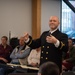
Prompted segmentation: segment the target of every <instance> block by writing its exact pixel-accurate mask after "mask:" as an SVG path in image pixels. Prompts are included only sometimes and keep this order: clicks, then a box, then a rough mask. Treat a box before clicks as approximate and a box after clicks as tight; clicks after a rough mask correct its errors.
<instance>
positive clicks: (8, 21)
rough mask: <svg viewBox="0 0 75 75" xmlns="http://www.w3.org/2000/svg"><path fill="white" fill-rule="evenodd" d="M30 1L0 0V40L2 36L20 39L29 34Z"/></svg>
mask: <svg viewBox="0 0 75 75" xmlns="http://www.w3.org/2000/svg"><path fill="white" fill-rule="evenodd" d="M31 6H32V5H31V0H0V38H1V37H2V36H3V35H6V36H9V31H11V36H12V37H20V36H22V35H23V33H24V32H26V31H27V32H29V33H30V34H31V33H32V32H31V24H32V22H31V18H32V17H31V16H32V13H31V12H32V7H31Z"/></svg>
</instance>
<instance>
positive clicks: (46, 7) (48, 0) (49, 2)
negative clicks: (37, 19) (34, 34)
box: [41, 0, 61, 33]
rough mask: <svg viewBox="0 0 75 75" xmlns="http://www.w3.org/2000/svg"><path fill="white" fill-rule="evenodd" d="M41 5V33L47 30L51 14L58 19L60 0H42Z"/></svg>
mask: <svg viewBox="0 0 75 75" xmlns="http://www.w3.org/2000/svg"><path fill="white" fill-rule="evenodd" d="M41 3H42V7H41V33H42V32H43V31H46V30H49V24H48V22H49V18H50V16H52V15H55V16H58V17H59V19H60V4H61V3H60V0H42V2H41Z"/></svg>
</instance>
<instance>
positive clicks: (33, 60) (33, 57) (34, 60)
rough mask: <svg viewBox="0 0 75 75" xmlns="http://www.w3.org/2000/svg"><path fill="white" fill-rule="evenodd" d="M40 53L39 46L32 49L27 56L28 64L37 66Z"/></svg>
mask: <svg viewBox="0 0 75 75" xmlns="http://www.w3.org/2000/svg"><path fill="white" fill-rule="evenodd" d="M40 53H41V49H40V48H37V49H36V50H32V51H31V53H30V55H29V56H28V65H30V66H33V67H38V66H39V64H40Z"/></svg>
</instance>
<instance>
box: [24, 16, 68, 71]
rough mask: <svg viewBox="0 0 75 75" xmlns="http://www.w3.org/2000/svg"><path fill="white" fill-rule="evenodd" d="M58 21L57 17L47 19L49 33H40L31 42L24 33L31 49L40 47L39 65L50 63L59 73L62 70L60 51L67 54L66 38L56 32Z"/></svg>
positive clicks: (64, 35) (29, 37) (30, 38)
mask: <svg viewBox="0 0 75 75" xmlns="http://www.w3.org/2000/svg"><path fill="white" fill-rule="evenodd" d="M58 26H59V19H58V17H57V16H51V17H50V19H49V27H50V30H49V31H45V32H43V33H42V35H41V36H40V38H38V39H36V40H33V39H32V37H31V36H29V34H28V33H25V35H24V38H25V42H26V43H27V45H28V46H30V47H31V48H38V47H41V57H40V65H41V64H43V63H45V62H48V61H52V62H54V63H56V64H57V65H58V66H59V68H60V72H61V69H62V51H65V52H67V49H68V37H67V35H66V34H64V33H61V32H60V31H59V30H58Z"/></svg>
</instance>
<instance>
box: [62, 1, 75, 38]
mask: <svg viewBox="0 0 75 75" xmlns="http://www.w3.org/2000/svg"><path fill="white" fill-rule="evenodd" d="M69 2H70V3H71V4H72V5H75V1H69ZM61 30H62V32H64V33H66V34H67V35H68V37H70V38H73V39H75V13H74V12H73V11H72V10H71V9H70V8H69V7H68V5H67V4H66V3H65V2H64V1H62V27H61Z"/></svg>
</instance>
